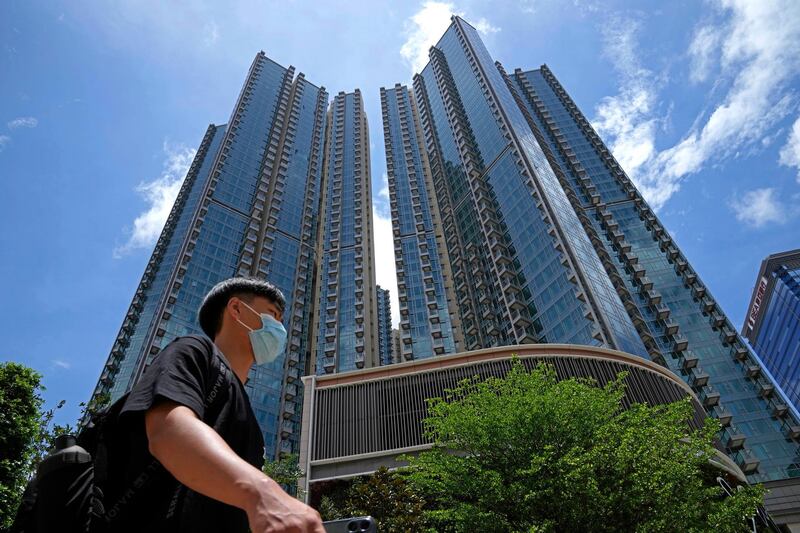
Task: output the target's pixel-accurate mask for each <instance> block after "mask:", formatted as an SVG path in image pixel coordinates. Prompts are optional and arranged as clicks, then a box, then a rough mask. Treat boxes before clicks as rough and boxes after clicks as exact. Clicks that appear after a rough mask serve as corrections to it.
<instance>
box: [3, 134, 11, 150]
mask: <svg viewBox="0 0 800 533" xmlns="http://www.w3.org/2000/svg"><path fill="white" fill-rule="evenodd" d="M10 142H11V137H9V136H8V135H0V152H2V151H3V149H4V148H5V147H6V145H7V144H8V143H10Z"/></svg>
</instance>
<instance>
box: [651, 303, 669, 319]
mask: <svg viewBox="0 0 800 533" xmlns="http://www.w3.org/2000/svg"><path fill="white" fill-rule="evenodd" d="M653 310H654V311H655V315H656V318H657V319H659V320H666V319H667V318H668V317H669V313H670V311H669V307H668V306H667V305H666V304H664V303H658V304H656V305H654V306H653Z"/></svg>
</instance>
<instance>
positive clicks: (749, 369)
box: [744, 364, 761, 379]
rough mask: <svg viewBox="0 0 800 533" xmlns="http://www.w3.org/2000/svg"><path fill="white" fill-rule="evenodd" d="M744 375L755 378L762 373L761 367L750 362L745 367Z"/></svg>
mask: <svg viewBox="0 0 800 533" xmlns="http://www.w3.org/2000/svg"><path fill="white" fill-rule="evenodd" d="M744 375H745V376H747V377H748V378H751V379H755V378H757V377H758V376H759V375H761V367H760V366H758V365H757V364H749V365H747V366H746V367H745V370H744Z"/></svg>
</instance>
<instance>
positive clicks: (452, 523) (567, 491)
mask: <svg viewBox="0 0 800 533" xmlns="http://www.w3.org/2000/svg"><path fill="white" fill-rule="evenodd" d="M623 396H624V374H622V375H620V376H619V377H618V378H617V379H616V380H615V381H613V382H611V383H609V384H608V385H606V386H605V387H598V386H596V384H595V383H594V382H591V381H589V380H580V379H569V380H563V381H559V380H558V379H557V376H556V374H555V371H554V370H553V368H552V367H550V366H547V365H539V366H538V367H537V368H535V369H534V370H533V371H531V372H527V371H526V370H525V369H524V368H523V366H522V364H521V363H520V362H519V360H514V362H513V364H512V369H511V371H510V372H509V373H508V374H507V375H506V377H505V378H490V379H488V380H486V381H479V380H477V378H476V379H472V380H465V381H464V382H462V383H461V384H459V385H458V386H457V387H456V388H455V389H454V390H452V391H448V392H447V394H446V397H445V398H437V399H433V400H431V401H430V402H429V417H428V418H427V419H426V421H425V427H426V433H427V435H428V436H429V437H431V438H432V439H433V440H434V441H435V447H434V448H433V449H432V450H430V451H428V452H424V453H422V454H420V455H419V456H417V457H408V458H407V459H408V461H409V464H410V466H409V468H408V469H407V470H406V473H405V475H406V476H407V479H408V480H409V482H410V483H411V485H412V487H413V489H414V491H415V492H417V493H419V494H421V495H423V496H424V497H425V499H426V501H427V506H426V510H425V515H426V518H427V519H428V520H430V523H431V524H432V526H433V527H434V528H435V529H436V530H437V531H647V532H657V531H698V532H699V531H717V532H725V531H740V530H743V528H744V520H745V517H747V516H750V515H752V514H754V512H755V510H756V507H757V506H758V505H759V504H760V502H761V499H762V497H763V490H762V489H761V488H760V487H748V488H746V489H745V490H743V491H741V492H738V493H737V494H735V495H734V496H732V497H728V498H724V497H723V496H722V491H721V489H720V488H719V486H718V485H717V484H716V483H715V482H714V479H715V478H714V473H713V471H712V470H710V467H709V463H708V460H709V458H710V457H711V456H712V455H713V454H714V448H713V446H712V442H713V439H714V436H715V434H716V433H717V431H718V425H717V423H716V421H713V420H710V419H709V420H708V421H707V422H706V425H705V427H704V428H701V429H699V430H692V429H690V427H689V425H688V423H687V422H688V420H689V419H690V417H691V416H692V406H691V404H690V403H689V401H688V399H687V400H685V401H679V402H676V403H673V404H669V405H660V406H647V405H642V404H636V405H633V406H631V407H630V408H628V409H624V408H623V407H622V400H623Z"/></svg>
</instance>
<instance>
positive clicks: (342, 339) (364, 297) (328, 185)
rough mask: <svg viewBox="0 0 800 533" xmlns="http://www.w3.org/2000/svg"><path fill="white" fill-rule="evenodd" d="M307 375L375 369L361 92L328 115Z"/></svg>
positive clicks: (342, 97) (341, 98)
mask: <svg viewBox="0 0 800 533" xmlns="http://www.w3.org/2000/svg"><path fill="white" fill-rule="evenodd" d="M325 150H326V155H325V181H324V183H325V185H324V187H323V190H322V198H321V205H322V208H321V213H320V217H319V223H320V230H319V237H320V238H319V244H318V255H319V257H320V261H319V268H318V271H319V272H318V276H317V289H316V293H317V297H316V298H315V302H316V304H317V307H316V313H317V316H316V318H315V320H316V324H315V329H314V332H313V333H312V337H313V339H314V343H313V344H312V350H311V353H312V364H311V369H312V372H316V373H318V374H326V373H327V374H329V373H332V372H343V371H347V370H355V369H357V368H364V367H365V366H366V367H368V368H369V367H372V366H378V364H379V362H378V334H377V329H376V328H377V317H376V313H377V311H378V310H377V303H376V294H375V287H376V285H375V259H374V253H373V250H374V239H373V235H372V184H371V175H370V159H369V129H368V126H367V117H366V115H365V114H364V103H363V102H362V100H361V92H360V91H359V90H357V89H356V90H355V91H354V92H352V93H343V92H341V93H339V94H337V95H336V97H335V98H334V100H333V103H332V104H331V107H330V111H329V112H328V130H327V135H326V141H325Z"/></svg>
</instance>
